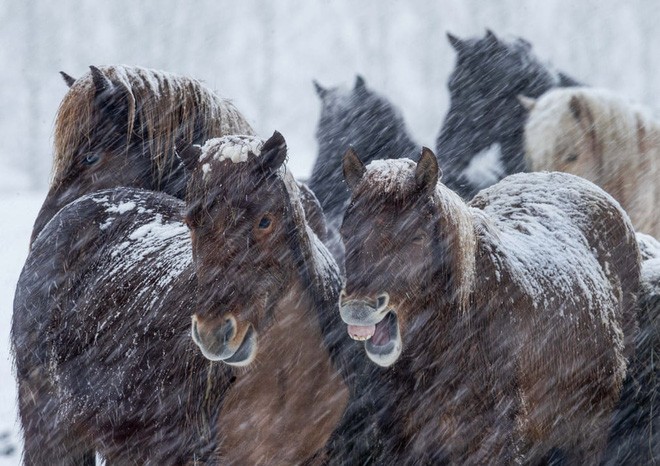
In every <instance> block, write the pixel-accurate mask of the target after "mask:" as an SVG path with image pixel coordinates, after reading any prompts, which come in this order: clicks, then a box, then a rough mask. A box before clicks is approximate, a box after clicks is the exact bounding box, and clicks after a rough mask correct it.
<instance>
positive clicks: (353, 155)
mask: <svg viewBox="0 0 660 466" xmlns="http://www.w3.org/2000/svg"><path fill="white" fill-rule="evenodd" d="M342 169H343V171H344V179H345V180H346V184H347V185H348V189H350V190H351V191H353V190H354V189H355V188H356V186H357V185H358V184H359V183H360V180H361V179H362V177H363V176H364V172H366V171H367V169H366V168H365V166H364V164H363V163H362V160H360V157H358V155H357V152H355V150H354V149H353V148H352V147H349V148H348V150H347V151H346V153H345V154H344V158H343V160H342Z"/></svg>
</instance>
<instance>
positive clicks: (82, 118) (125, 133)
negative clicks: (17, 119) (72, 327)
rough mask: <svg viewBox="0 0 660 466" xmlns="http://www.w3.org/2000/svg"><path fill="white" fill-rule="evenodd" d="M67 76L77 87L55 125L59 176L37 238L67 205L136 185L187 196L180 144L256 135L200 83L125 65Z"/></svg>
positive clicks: (55, 171)
mask: <svg viewBox="0 0 660 466" xmlns="http://www.w3.org/2000/svg"><path fill="white" fill-rule="evenodd" d="M62 76H63V77H64V80H65V82H66V83H67V85H69V87H70V89H69V92H67V94H66V95H65V96H64V99H63V100H62V103H61V104H60V108H59V111H58V113H57V118H56V120H55V136H54V139H55V141H54V145H55V155H54V162H53V176H52V181H51V185H50V189H49V191H48V195H47V196H46V199H45V201H44V204H43V206H42V207H41V210H40V212H39V214H38V216H37V219H36V221H35V225H34V229H33V231H32V241H34V239H35V238H36V237H37V235H38V234H39V232H40V231H41V230H42V229H43V227H44V226H45V225H46V223H47V222H48V220H50V218H51V217H52V216H53V215H55V213H57V211H58V210H59V209H60V208H62V207H63V206H65V205H66V204H67V203H69V202H71V201H73V200H74V199H76V198H78V197H80V196H82V195H83V194H86V193H90V192H93V191H97V190H99V189H104V188H112V187H115V186H131V187H137V188H144V189H150V190H154V191H163V192H165V193H167V194H171V195H173V196H176V197H182V196H183V194H184V192H185V173H184V170H183V169H182V167H181V164H180V162H179V161H178V159H177V158H176V156H175V144H177V143H186V144H192V143H198V144H199V143H203V142H204V141H206V140H207V139H209V138H212V137H220V136H224V135H227V134H254V132H253V130H252V128H251V127H250V125H249V124H248V123H247V121H246V120H245V118H244V117H243V116H242V115H241V114H240V113H239V112H238V110H236V108H235V107H234V106H233V104H232V103H231V102H229V101H228V100H226V99H223V98H220V97H218V96H217V95H216V94H215V93H214V92H212V91H211V90H210V89H208V88H207V87H206V86H204V85H203V84H202V83H200V82H199V81H197V80H195V79H192V78H188V77H184V76H177V75H175V74H171V73H166V72H163V71H156V70H151V69H146V68H140V67H133V66H120V65H110V66H102V67H95V66H90V71H89V72H88V73H86V74H85V75H83V76H81V77H80V78H78V79H74V78H72V77H71V76H69V75H67V74H66V73H62Z"/></svg>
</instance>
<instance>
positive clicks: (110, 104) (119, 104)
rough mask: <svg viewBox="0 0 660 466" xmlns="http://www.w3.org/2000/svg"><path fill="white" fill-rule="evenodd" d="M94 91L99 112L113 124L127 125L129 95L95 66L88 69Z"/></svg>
mask: <svg viewBox="0 0 660 466" xmlns="http://www.w3.org/2000/svg"><path fill="white" fill-rule="evenodd" d="M89 69H90V71H91V74H92V81H93V82H94V89H95V103H96V106H97V107H98V109H99V110H101V112H103V114H104V115H106V117H107V118H108V119H109V120H110V121H111V122H112V123H114V124H116V125H120V126H121V125H126V124H127V123H128V107H129V105H130V104H129V102H130V100H131V95H130V94H129V93H128V91H127V90H126V89H124V88H122V87H120V86H118V85H116V84H115V83H113V82H112V81H111V80H110V78H108V77H107V76H106V75H105V74H104V73H103V71H101V70H100V69H99V68H97V67H96V66H90V67H89Z"/></svg>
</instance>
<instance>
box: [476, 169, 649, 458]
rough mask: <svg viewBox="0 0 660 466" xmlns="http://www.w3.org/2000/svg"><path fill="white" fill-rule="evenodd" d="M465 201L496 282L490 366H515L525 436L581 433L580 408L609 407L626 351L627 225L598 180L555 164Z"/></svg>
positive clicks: (635, 274) (631, 247)
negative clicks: (476, 214) (475, 212)
mask: <svg viewBox="0 0 660 466" xmlns="http://www.w3.org/2000/svg"><path fill="white" fill-rule="evenodd" d="M471 205H472V206H473V207H477V208H479V209H481V210H482V211H483V212H484V213H485V214H486V217H487V218H488V219H490V221H491V222H492V225H491V226H492V228H491V231H490V232H489V234H487V235H483V234H482V236H481V239H480V241H481V242H482V244H481V245H480V248H481V256H482V258H481V260H480V264H478V267H479V268H481V269H483V273H478V276H480V277H482V280H485V281H486V283H485V285H484V286H486V287H490V289H493V288H495V290H496V291H495V292H494V293H493V294H492V295H490V296H489V297H488V298H487V299H488V301H485V306H486V307H488V308H489V309H490V311H489V312H490V319H492V321H493V322H494V325H491V326H490V327H489V328H490V335H488V338H487V340H488V341H490V342H491V346H492V348H490V349H489V351H490V352H491V354H492V355H494V356H492V357H493V358H496V359H497V358H501V360H500V361H498V363H496V364H494V366H495V367H498V366H499V367H506V368H507V369H508V370H509V371H510V374H515V376H513V375H512V377H514V378H515V379H516V380H517V383H518V386H519V388H520V389H521V393H523V397H524V399H525V401H524V403H525V404H526V409H527V410H528V412H529V424H528V425H527V432H526V433H527V435H528V440H530V441H532V442H534V443H538V442H540V441H541V440H547V441H548V442H549V445H552V444H555V445H556V444H557V443H558V442H557V438H558V437H560V436H562V435H563V436H568V437H570V436H572V435H573V436H577V435H581V434H580V433H579V431H578V430H576V429H579V426H580V425H581V423H583V422H584V421H585V417H588V416H590V415H591V414H593V413H594V412H596V411H597V410H598V409H603V410H605V411H609V410H611V409H612V408H613V406H614V404H615V403H616V400H617V399H618V396H619V393H620V390H621V385H622V382H623V378H624V376H625V373H626V368H627V362H628V360H630V358H631V357H632V352H633V348H634V338H635V335H636V331H637V329H636V317H635V302H636V301H635V299H636V298H635V296H636V293H637V291H638V287H639V273H640V266H639V250H638V247H637V243H636V240H635V235H634V230H633V228H632V225H631V224H630V221H629V219H628V217H627V215H626V214H625V213H624V212H623V210H622V209H621V208H620V206H619V205H618V203H616V202H615V201H614V200H613V199H612V198H611V197H610V196H609V195H608V194H606V193H605V192H604V191H602V190H601V189H600V188H598V187H596V186H595V185H593V184H591V183H590V182H587V181H586V180H583V179H580V178H578V177H575V176H572V175H566V174H560V173H533V174H520V175H514V176H512V177H509V178H507V179H506V180H504V181H502V182H500V183H498V184H497V185H494V186H492V187H491V188H489V189H487V190H484V191H483V192H481V193H480V194H479V195H477V196H476V197H475V199H474V200H473V201H472V203H471ZM489 281H490V283H488V282H489ZM512 356H513V357H512ZM560 420H561V422H558V421H560ZM556 426H559V427H556ZM571 429H572V430H571ZM549 434H551V437H549V436H548V435H549Z"/></svg>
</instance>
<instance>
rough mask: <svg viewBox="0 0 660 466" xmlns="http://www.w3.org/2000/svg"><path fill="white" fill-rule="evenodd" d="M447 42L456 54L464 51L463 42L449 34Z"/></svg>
mask: <svg viewBox="0 0 660 466" xmlns="http://www.w3.org/2000/svg"><path fill="white" fill-rule="evenodd" d="M447 40H448V41H449V44H450V45H451V46H452V48H453V49H454V50H456V51H457V52H458V53H461V52H462V51H463V50H465V42H464V41H463V40H462V39H459V38H458V37H456V36H455V35H453V34H452V33H451V32H448V33H447Z"/></svg>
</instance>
